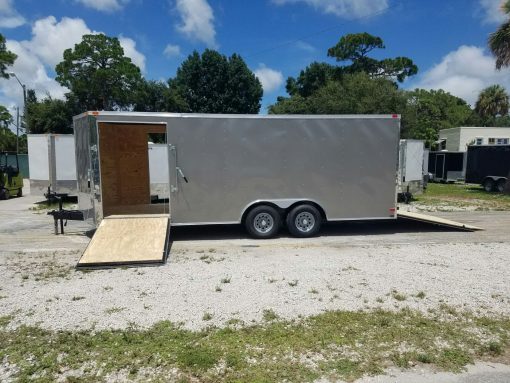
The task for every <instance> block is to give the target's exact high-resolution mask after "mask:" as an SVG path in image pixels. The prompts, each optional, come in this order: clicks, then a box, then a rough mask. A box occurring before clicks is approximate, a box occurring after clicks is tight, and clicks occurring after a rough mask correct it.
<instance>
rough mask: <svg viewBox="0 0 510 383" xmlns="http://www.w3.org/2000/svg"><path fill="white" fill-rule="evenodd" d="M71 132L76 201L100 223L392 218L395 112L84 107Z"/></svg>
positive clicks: (311, 229)
mask: <svg viewBox="0 0 510 383" xmlns="http://www.w3.org/2000/svg"><path fill="white" fill-rule="evenodd" d="M74 129H75V140H76V159H77V176H78V191H79V205H80V209H81V210H83V211H84V213H85V218H92V219H94V220H95V223H96V225H99V223H100V222H101V220H103V218H106V217H109V216H110V217H112V216H118V215H122V216H126V215H128V216H131V215H134V216H136V215H138V216H139V217H141V215H143V217H147V214H157V215H158V216H159V217H161V216H164V217H168V219H169V222H170V225H171V226H178V225H205V224H233V223H243V224H245V225H246V227H247V230H248V231H249V232H250V234H252V235H253V236H255V237H259V238H267V237H271V236H273V235H275V234H276V233H277V232H278V230H279V229H280V227H281V226H287V228H288V230H289V231H290V233H291V234H293V235H296V236H302V237H306V236H310V235H313V234H315V233H317V231H318V229H319V227H320V224H321V222H323V221H343V220H375V219H394V218H396V186H397V185H396V172H397V165H398V164H397V162H398V147H399V130H400V116H398V115H310V116H308V115H270V116H261V115H205V114H173V113H137V112H88V113H84V114H82V115H79V116H76V117H75V118H74ZM150 134H166V140H167V141H166V142H167V147H168V169H169V184H170V185H169V190H170V198H169V200H165V201H163V203H152V202H154V201H151V198H150V185H149V166H148V154H147V137H148V135H150ZM159 202H161V201H159ZM96 235H97V234H96Z"/></svg>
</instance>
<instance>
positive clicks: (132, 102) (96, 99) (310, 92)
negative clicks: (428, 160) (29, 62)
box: [0, 27, 510, 150]
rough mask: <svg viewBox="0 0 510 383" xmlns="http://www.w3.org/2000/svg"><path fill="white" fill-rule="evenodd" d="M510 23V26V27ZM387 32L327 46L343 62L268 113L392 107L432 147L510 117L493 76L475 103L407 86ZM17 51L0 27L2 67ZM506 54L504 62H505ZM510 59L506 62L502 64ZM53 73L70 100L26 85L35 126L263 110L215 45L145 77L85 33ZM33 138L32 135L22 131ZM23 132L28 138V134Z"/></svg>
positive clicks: (318, 65) (319, 70) (5, 115)
mask: <svg viewBox="0 0 510 383" xmlns="http://www.w3.org/2000/svg"><path fill="white" fill-rule="evenodd" d="M509 28H510V27H509ZM384 48H385V45H384V41H383V40H382V39H381V38H380V37H378V36H373V35H370V34H368V33H356V34H348V35H345V36H342V37H341V38H340V39H339V41H338V42H337V44H336V45H334V46H332V47H331V48H329V49H328V50H327V52H326V55H327V56H328V57H329V58H332V59H335V61H336V65H333V64H330V63H326V62H313V63H311V64H310V65H308V66H307V67H306V68H304V69H303V70H302V71H301V72H300V73H299V75H298V76H297V77H295V78H294V77H289V78H288V79H287V82H286V91H287V96H280V97H278V98H277V101H276V102H275V103H274V104H273V105H270V106H269V109H268V112H269V113H271V114H393V113H398V114H401V115H402V130H401V135H402V137H403V138H415V139H423V140H425V141H426V142H427V145H428V146H430V145H431V144H432V143H433V142H434V141H436V140H437V137H438V132H439V130H440V129H446V128H451V127H457V126H510V117H509V116H508V109H509V97H508V94H507V93H506V91H505V89H504V88H503V87H501V86H499V85H493V86H490V87H488V88H487V89H484V90H483V91H482V92H481V93H480V95H479V97H478V101H477V102H476V105H475V107H474V108H473V109H472V108H471V107H470V106H469V105H468V104H467V102H466V101H464V100H462V99H461V98H459V97H455V96H453V95H451V94H450V93H447V92H445V91H443V90H425V89H415V90H405V89H402V88H400V84H401V83H402V82H404V80H405V79H406V78H409V77H411V76H414V75H416V74H417V73H418V67H417V66H416V65H415V63H414V62H413V60H412V59H410V58H408V57H400V56H399V57H393V58H385V59H382V60H378V59H375V58H374V57H372V56H373V53H374V52H375V51H377V50H382V49H384ZM15 60H16V55H15V54H14V53H12V52H9V51H8V50H7V49H6V46H5V38H4V37H3V36H2V35H0V76H1V77H3V78H8V77H9V75H8V72H7V69H8V67H9V66H11V65H12V64H13V63H14V61H15ZM498 62H499V61H498ZM501 65H505V64H501ZM55 72H56V74H57V76H56V81H57V82H58V83H59V84H61V85H62V86H65V87H66V88H68V89H69V92H68V93H67V94H66V95H65V99H64V100H59V99H54V98H52V97H51V96H49V95H47V96H46V97H44V98H42V99H38V98H37V96H36V94H35V91H34V90H31V89H28V91H27V99H26V116H24V121H23V125H24V127H25V128H26V131H27V132H29V133H72V116H73V115H76V114H79V113H82V112H84V111H87V110H130V111H142V112H188V113H234V114H235V113H245V114H251V113H258V112H259V111H260V107H261V99H262V95H263V89H262V85H261V83H260V81H259V79H258V78H257V77H256V76H255V74H254V73H253V72H252V71H251V70H250V69H249V68H248V66H247V65H246V63H245V61H244V60H243V58H242V57H241V56H240V55H238V54H233V55H231V56H230V57H227V56H225V55H223V54H221V53H219V52H217V51H215V50H211V49H206V50H205V51H203V52H202V53H198V52H196V51H195V52H193V53H192V54H190V55H189V56H188V57H187V58H186V59H185V60H184V61H183V62H182V63H181V65H180V66H179V68H178V69H177V73H176V75H175V77H173V78H170V79H168V81H166V82H164V81H154V80H147V79H145V78H144V77H143V76H142V73H141V71H140V68H138V67H137V66H136V65H135V64H134V63H133V62H132V61H131V59H130V58H129V57H126V56H125V54H124V50H123V48H122V46H121V45H120V42H119V40H118V39H117V38H115V37H109V36H106V35H104V34H94V35H84V36H83V38H82V41H81V42H80V43H78V44H76V45H75V46H74V48H70V49H66V50H65V51H64V53H63V59H62V61H61V62H60V63H59V64H57V66H56V67H55ZM0 121H1V123H2V126H3V128H4V129H2V130H1V132H0V149H4V150H5V149H11V148H12V145H13V142H14V143H15V137H14V138H13V133H11V132H10V131H9V129H7V125H8V123H10V122H12V116H11V115H10V113H9V112H8V110H7V109H6V108H5V107H3V106H0ZM25 141H26V140H25ZM25 141H23V142H25Z"/></svg>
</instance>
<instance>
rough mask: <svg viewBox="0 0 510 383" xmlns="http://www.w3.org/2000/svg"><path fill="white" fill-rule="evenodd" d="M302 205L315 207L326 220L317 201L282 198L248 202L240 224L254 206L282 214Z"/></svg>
mask: <svg viewBox="0 0 510 383" xmlns="http://www.w3.org/2000/svg"><path fill="white" fill-rule="evenodd" d="M304 203H307V204H311V205H314V206H315V207H317V209H319V211H320V212H321V214H322V216H323V218H324V219H326V213H325V211H324V209H323V208H322V206H321V205H320V203H318V202H317V201H315V200H313V199H306V198H304V199H303V198H282V199H267V200H262V199H260V200H256V201H252V202H250V203H249V204H247V205H246V206H245V207H244V209H243V211H242V213H241V222H244V219H245V217H246V215H247V214H248V212H249V211H250V210H251V209H252V208H254V207H255V206H259V205H269V206H273V207H274V208H276V209H278V210H280V211H281V212H282V213H285V212H287V211H288V210H290V209H292V208H293V207H294V206H297V205H300V204H304Z"/></svg>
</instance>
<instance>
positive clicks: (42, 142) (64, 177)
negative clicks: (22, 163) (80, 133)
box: [27, 134, 76, 196]
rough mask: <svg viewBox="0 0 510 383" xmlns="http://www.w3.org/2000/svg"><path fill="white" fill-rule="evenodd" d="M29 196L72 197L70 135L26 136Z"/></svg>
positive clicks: (72, 139) (72, 142) (74, 175)
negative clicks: (54, 195)
mask: <svg viewBox="0 0 510 383" xmlns="http://www.w3.org/2000/svg"><path fill="white" fill-rule="evenodd" d="M27 144H28V161H29V168H30V194H32V195H40V196H42V195H46V194H48V191H49V190H48V188H49V189H50V190H51V192H53V193H58V194H70V195H75V194H76V165H75V162H74V158H75V153H74V147H75V145H74V137H73V135H72V134H28V135H27Z"/></svg>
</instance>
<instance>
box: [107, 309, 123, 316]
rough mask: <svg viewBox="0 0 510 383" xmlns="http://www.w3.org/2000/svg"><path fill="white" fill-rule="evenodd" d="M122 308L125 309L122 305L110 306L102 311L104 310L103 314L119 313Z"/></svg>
mask: <svg viewBox="0 0 510 383" xmlns="http://www.w3.org/2000/svg"><path fill="white" fill-rule="evenodd" d="M124 310H125V308H124V307H110V308H109V309H106V310H104V312H105V314H108V315H112V314H117V313H120V312H122V311H124Z"/></svg>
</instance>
